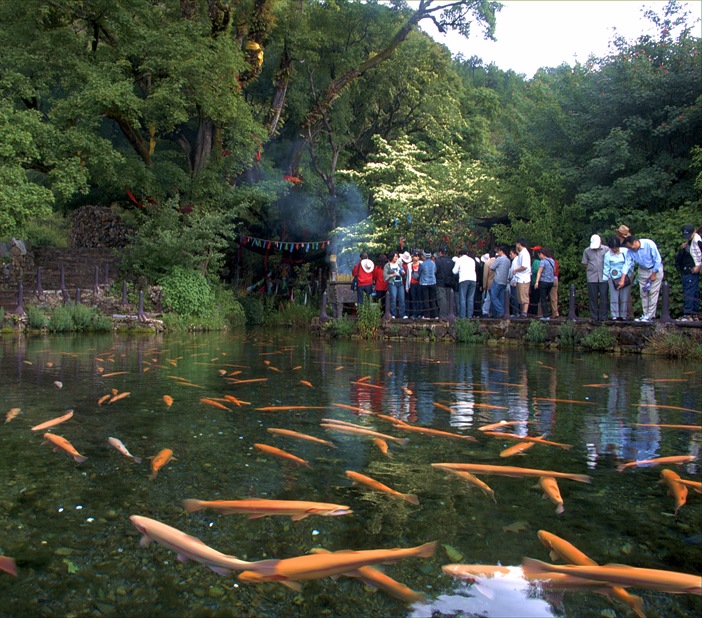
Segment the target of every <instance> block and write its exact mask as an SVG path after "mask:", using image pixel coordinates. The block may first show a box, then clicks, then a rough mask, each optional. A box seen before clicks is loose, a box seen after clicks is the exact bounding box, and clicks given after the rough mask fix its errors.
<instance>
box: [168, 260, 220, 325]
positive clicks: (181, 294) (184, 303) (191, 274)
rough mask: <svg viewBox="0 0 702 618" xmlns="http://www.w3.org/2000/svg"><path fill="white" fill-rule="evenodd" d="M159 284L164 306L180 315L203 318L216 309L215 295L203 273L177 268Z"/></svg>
mask: <svg viewBox="0 0 702 618" xmlns="http://www.w3.org/2000/svg"><path fill="white" fill-rule="evenodd" d="M159 283H160V284H161V286H162V287H163V299H164V305H165V307H167V308H168V309H170V310H171V311H174V312H175V313H177V314H179V315H197V316H203V315H207V314H208V313H211V312H212V310H213V308H214V301H215V294H214V290H213V289H212V286H211V285H210V284H209V283H208V281H207V279H206V278H205V276H204V275H203V274H202V273H199V272H196V271H194V270H185V269H183V268H181V267H180V266H175V267H174V268H173V270H171V272H170V274H168V275H166V276H165V277H163V278H162V279H161V280H160V281H159Z"/></svg>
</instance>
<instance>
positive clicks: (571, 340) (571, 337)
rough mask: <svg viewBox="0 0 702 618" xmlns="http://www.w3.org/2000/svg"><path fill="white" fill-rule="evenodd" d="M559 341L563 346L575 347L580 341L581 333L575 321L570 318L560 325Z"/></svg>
mask: <svg viewBox="0 0 702 618" xmlns="http://www.w3.org/2000/svg"><path fill="white" fill-rule="evenodd" d="M558 343H559V344H560V345H561V346H570V347H575V346H576V345H578V344H579V343H580V333H579V332H578V329H577V328H576V326H575V322H573V321H572V320H569V321H568V322H565V323H563V324H561V325H560V326H559V327H558Z"/></svg>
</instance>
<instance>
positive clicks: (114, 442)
mask: <svg viewBox="0 0 702 618" xmlns="http://www.w3.org/2000/svg"><path fill="white" fill-rule="evenodd" d="M107 442H108V443H109V445H110V446H112V447H114V448H116V449H117V451H119V452H120V453H122V455H124V456H125V457H128V458H129V459H133V460H134V461H135V462H136V463H141V457H134V455H132V454H131V453H130V452H129V451H128V450H127V447H126V446H124V444H123V443H122V441H121V440H118V439H117V438H107Z"/></svg>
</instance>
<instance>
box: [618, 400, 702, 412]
mask: <svg viewBox="0 0 702 618" xmlns="http://www.w3.org/2000/svg"><path fill="white" fill-rule="evenodd" d="M631 405H632V406H634V407H635V408H664V409H666V410H679V411H680V412H697V414H702V412H701V411H700V410H694V409H692V408H680V407H679V406H663V405H661V404H658V403H632V404H631Z"/></svg>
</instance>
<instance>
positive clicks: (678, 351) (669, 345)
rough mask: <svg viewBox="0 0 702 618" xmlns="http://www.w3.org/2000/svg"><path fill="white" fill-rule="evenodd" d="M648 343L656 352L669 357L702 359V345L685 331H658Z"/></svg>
mask: <svg viewBox="0 0 702 618" xmlns="http://www.w3.org/2000/svg"><path fill="white" fill-rule="evenodd" d="M648 344H649V345H650V346H651V349H652V350H653V351H654V352H655V353H656V354H660V355H661V356H666V357H667V358H678V359H682V358H685V359H702V345H700V344H699V343H697V342H696V341H695V340H694V339H692V338H691V337H688V336H687V335H684V334H683V333H671V332H666V331H662V332H657V333H656V334H654V335H653V336H652V337H651V338H650V339H649V340H648Z"/></svg>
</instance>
